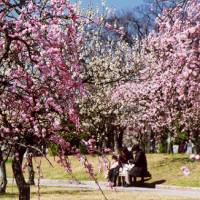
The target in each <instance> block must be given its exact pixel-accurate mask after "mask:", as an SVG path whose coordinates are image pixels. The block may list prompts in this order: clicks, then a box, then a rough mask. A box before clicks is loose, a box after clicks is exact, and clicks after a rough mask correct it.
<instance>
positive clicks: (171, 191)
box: [8, 179, 200, 200]
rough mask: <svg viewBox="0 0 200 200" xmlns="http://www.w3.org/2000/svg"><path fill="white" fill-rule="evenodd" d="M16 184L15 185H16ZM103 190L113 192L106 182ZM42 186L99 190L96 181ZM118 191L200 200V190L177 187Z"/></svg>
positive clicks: (50, 182) (54, 182)
mask: <svg viewBox="0 0 200 200" xmlns="http://www.w3.org/2000/svg"><path fill="white" fill-rule="evenodd" d="M8 183H9V184H12V183H14V181H13V179H8ZM14 184H15V183H14ZM99 184H100V186H101V188H102V189H103V190H111V189H110V188H109V187H108V186H107V183H106V182H99ZM40 185H41V186H51V187H69V188H79V189H91V190H97V189H98V186H97V185H96V184H95V182H94V181H81V182H80V183H77V182H74V181H66V180H52V179H51V180H50V179H41V180H40ZM115 190H116V191H124V192H126V191H128V192H136V191H137V192H152V193H158V194H161V195H162V194H163V195H167V196H171V195H172V196H177V197H178V196H179V197H188V198H194V199H195V200H200V188H190V187H176V186H167V185H156V186H155V188H147V187H115Z"/></svg>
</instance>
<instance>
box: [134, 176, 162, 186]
mask: <svg viewBox="0 0 200 200" xmlns="http://www.w3.org/2000/svg"><path fill="white" fill-rule="evenodd" d="M149 179H150V178H148V179H145V181H147V180H149ZM164 182H166V180H164V179H161V180H157V181H153V182H148V183H141V182H140V181H137V182H136V183H134V184H133V186H134V187H145V188H156V185H159V184H162V183H164Z"/></svg>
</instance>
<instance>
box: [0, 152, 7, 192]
mask: <svg viewBox="0 0 200 200" xmlns="http://www.w3.org/2000/svg"><path fill="white" fill-rule="evenodd" d="M6 186H7V176H6V166H5V161H4V159H3V152H2V151H1V149H0V193H1V194H4V193H6Z"/></svg>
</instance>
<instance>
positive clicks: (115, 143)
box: [113, 133, 119, 153]
mask: <svg viewBox="0 0 200 200" xmlns="http://www.w3.org/2000/svg"><path fill="white" fill-rule="evenodd" d="M113 139H114V151H115V152H117V153H118V152H119V143H118V135H117V133H114V138H113Z"/></svg>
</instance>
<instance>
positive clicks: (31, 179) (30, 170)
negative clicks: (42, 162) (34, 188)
mask: <svg viewBox="0 0 200 200" xmlns="http://www.w3.org/2000/svg"><path fill="white" fill-rule="evenodd" d="M28 174H29V178H28V184H29V185H35V182H34V175H35V172H34V170H33V161H32V156H30V158H29V161H28Z"/></svg>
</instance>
